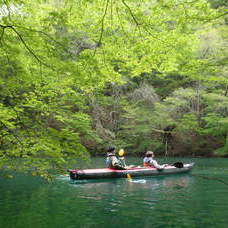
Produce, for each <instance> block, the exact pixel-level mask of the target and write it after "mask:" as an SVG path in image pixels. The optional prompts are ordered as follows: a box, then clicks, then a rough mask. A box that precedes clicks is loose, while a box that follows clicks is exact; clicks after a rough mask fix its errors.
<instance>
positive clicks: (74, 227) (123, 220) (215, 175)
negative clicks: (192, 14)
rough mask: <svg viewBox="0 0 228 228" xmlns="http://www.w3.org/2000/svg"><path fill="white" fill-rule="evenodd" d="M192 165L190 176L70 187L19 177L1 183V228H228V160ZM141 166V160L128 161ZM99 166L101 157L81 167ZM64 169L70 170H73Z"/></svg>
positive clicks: (64, 180)
mask: <svg viewBox="0 0 228 228" xmlns="http://www.w3.org/2000/svg"><path fill="white" fill-rule="evenodd" d="M158 161H159V162H160V163H163V162H165V163H167V162H174V161H183V162H195V167H194V168H193V170H192V172H191V173H189V174H178V175H170V176H160V177H146V178H144V177H142V178H140V179H136V180H137V181H136V182H134V181H133V182H132V183H130V182H128V181H127V179H115V180H101V181H84V182H82V183H72V182H71V181H70V180H69V177H66V176H57V177H56V179H55V180H54V181H53V182H51V183H48V182H46V181H45V180H43V179H41V178H38V177H32V176H25V175H21V174H18V175H16V176H15V178H13V179H2V178H1V179H0V228H30V227H31V228H80V227H83V228H87V227H107V228H112V227H115V228H118V227H124V228H125V227H139V228H144V227H216V228H217V227H224V228H227V227H228V159H225V158H194V159H192V158H182V159H177V158H175V159H173V158H172V159H162V158H159V159H158ZM127 163H128V164H136V165H138V164H140V163H141V158H140V159H138V158H128V159H127ZM83 166H84V167H86V168H88V167H94V168H95V167H102V166H104V159H102V158H95V159H93V164H90V165H88V164H87V165H86V164H84V165H83V164H82V165H81V167H83ZM69 168H73V167H72V166H71V167H69Z"/></svg>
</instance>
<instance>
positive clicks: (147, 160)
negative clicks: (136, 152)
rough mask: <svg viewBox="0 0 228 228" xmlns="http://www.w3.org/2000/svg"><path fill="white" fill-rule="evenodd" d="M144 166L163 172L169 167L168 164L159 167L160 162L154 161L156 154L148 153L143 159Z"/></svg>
mask: <svg viewBox="0 0 228 228" xmlns="http://www.w3.org/2000/svg"><path fill="white" fill-rule="evenodd" d="M143 166H144V167H152V168H156V169H160V170H162V169H164V168H165V167H166V166H168V164H163V165H159V164H158V162H157V161H156V160H155V159H154V152H152V151H147V152H146V156H145V157H144V159H143Z"/></svg>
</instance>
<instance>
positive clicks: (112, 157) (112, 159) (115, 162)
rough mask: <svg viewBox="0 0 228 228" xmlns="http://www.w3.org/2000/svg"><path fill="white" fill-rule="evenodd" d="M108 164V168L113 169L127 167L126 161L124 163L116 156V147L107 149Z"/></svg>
mask: <svg viewBox="0 0 228 228" xmlns="http://www.w3.org/2000/svg"><path fill="white" fill-rule="evenodd" d="M106 165H107V167H108V168H111V169H121V170H123V169H126V168H125V163H124V164H122V162H121V161H120V160H119V159H118V158H117V157H116V148H115V147H109V148H108V149H107V158H106Z"/></svg>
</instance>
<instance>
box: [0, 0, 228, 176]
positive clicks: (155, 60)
mask: <svg viewBox="0 0 228 228" xmlns="http://www.w3.org/2000/svg"><path fill="white" fill-rule="evenodd" d="M227 7H228V3H227V1H226V0H221V1H217V0H198V1H189V0H177V1H173V0H166V1H158V0H154V1H151V0H142V1H140V2H139V1H135V0H127V1H126V0H120V1H109V0H105V1H100V0H93V1H88V0H81V1H73V0H63V1H56V0H47V1H34V0H28V1H26V2H24V3H23V4H21V2H20V1H14V0H12V1H11V0H10V1H3V3H1V4H0V66H1V68H0V168H1V167H5V164H6V163H7V164H8V163H10V162H11V160H12V159H14V158H24V159H25V160H26V162H25V163H24V164H21V163H20V164H18V168H19V169H23V170H25V171H26V170H29V169H30V168H31V167H34V169H35V170H37V172H36V173H37V175H46V173H48V170H49V167H55V168H56V169H57V168H59V169H61V167H63V166H64V164H65V163H66V160H67V158H68V157H75V158H78V159H87V158H88V157H89V152H91V156H95V155H96V156H97V155H98V153H101V154H103V153H104V148H105V147H107V146H109V145H115V146H116V147H117V148H124V150H126V152H128V151H129V154H128V153H127V156H132V155H134V154H136V153H138V152H139V151H140V152H143V153H144V152H146V151H147V150H153V151H154V152H155V153H156V156H173V157H176V156H180V157H181V156H192V157H198V156H202V157H204V156H205V157H208V156H215V157H217V156H221V157H227V156H228V76H227V73H228V68H227V64H228V61H227V57H228V14H227ZM38 9H39V10H38ZM37 158H52V159H51V160H48V159H46V160H45V161H44V160H43V159H41V160H39V159H37ZM12 167H13V165H12Z"/></svg>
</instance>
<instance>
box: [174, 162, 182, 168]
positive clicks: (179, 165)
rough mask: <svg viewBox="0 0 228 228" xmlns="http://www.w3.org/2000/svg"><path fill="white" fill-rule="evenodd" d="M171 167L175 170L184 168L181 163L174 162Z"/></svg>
mask: <svg viewBox="0 0 228 228" xmlns="http://www.w3.org/2000/svg"><path fill="white" fill-rule="evenodd" d="M173 166H175V167H176V168H183V167H184V164H183V163H182V162H175V163H174V164H173Z"/></svg>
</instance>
